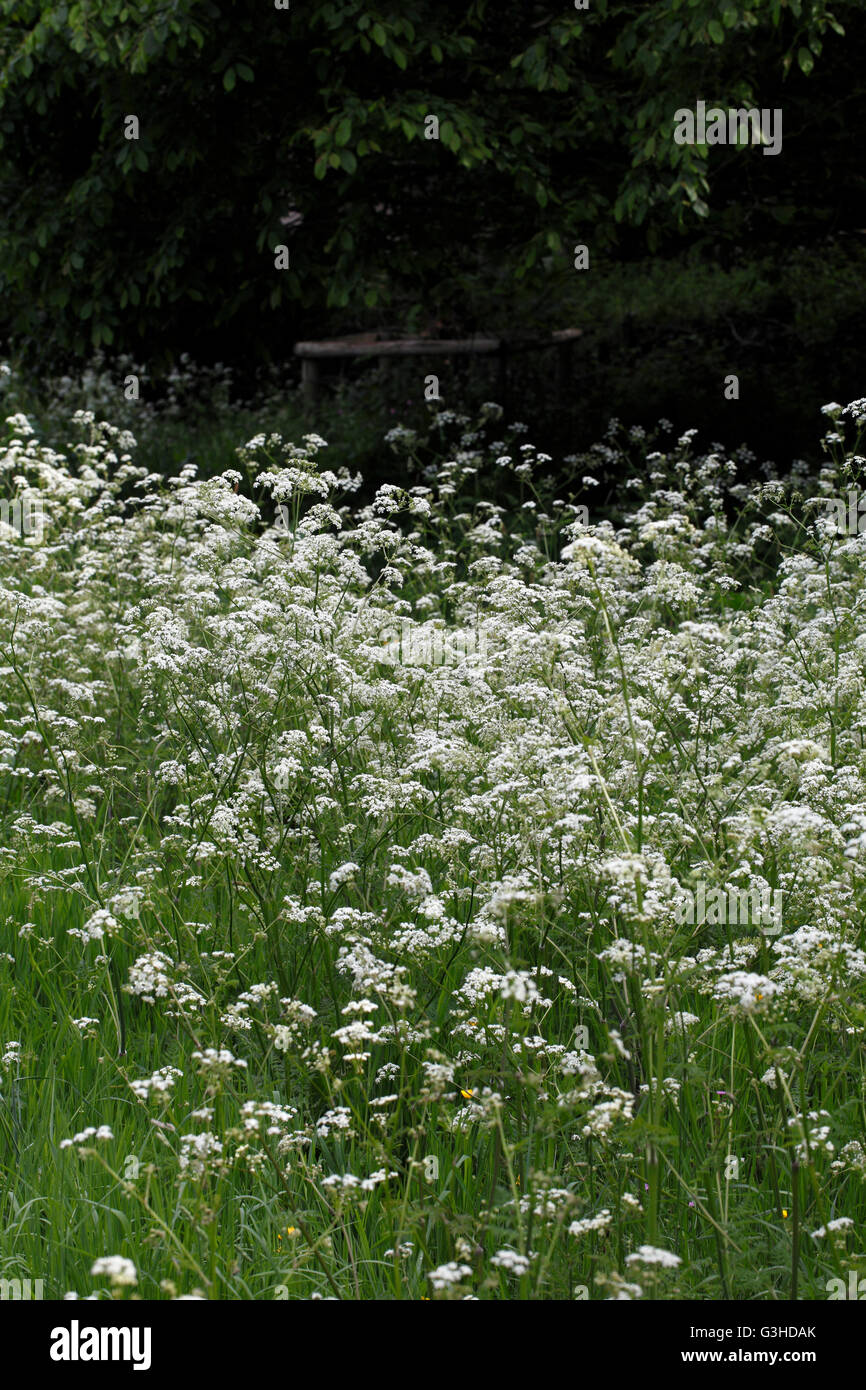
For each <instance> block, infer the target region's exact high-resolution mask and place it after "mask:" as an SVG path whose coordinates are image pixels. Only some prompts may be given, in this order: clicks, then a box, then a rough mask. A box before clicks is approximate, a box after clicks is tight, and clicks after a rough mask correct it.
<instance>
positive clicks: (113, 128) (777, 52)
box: [0, 0, 864, 367]
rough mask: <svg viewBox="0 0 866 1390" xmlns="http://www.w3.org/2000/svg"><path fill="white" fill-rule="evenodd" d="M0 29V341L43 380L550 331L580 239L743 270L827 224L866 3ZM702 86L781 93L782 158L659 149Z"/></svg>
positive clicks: (461, 10)
mask: <svg viewBox="0 0 866 1390" xmlns="http://www.w3.org/2000/svg"><path fill="white" fill-rule="evenodd" d="M0 21H2V36H0V221H2V225H3V228H4V235H3V238H2V244H0V334H4V335H6V336H7V337H11V339H12V341H13V345H14V346H16V347H17V348H19V349H20V350H22V351H24V350H26V351H28V352H29V353H30V354H31V355H35V356H36V357H37V358H38V359H39V360H41V361H44V362H46V363H48V364H50V365H52V366H54V367H57V365H58V364H59V363H61V362H62V361H64V360H67V359H68V358H70V357H71V356H75V355H81V354H84V353H86V352H88V351H90V350H91V349H92V348H93V347H94V346H96V347H100V346H103V345H107V346H110V347H112V348H114V349H125V350H129V351H132V352H134V353H136V354H139V355H142V354H144V355H146V356H147V359H148V361H149V362H151V363H154V364H155V363H157V362H158V361H159V360H160V359H161V358H162V359H165V360H167V359H169V358H170V357H171V356H172V355H173V354H175V353H176V352H177V351H178V350H180V349H181V348H186V349H188V350H189V351H191V352H192V353H193V355H194V356H198V357H200V358H205V357H207V356H210V357H211V358H213V357H214V356H218V355H220V354H222V355H226V356H228V355H229V354H230V352H231V351H232V350H233V351H234V352H235V353H236V352H237V351H238V349H239V346H240V345H242V350H243V352H244V353H245V354H247V355H258V356H262V357H267V356H276V357H279V356H282V355H285V353H286V350H287V347H288V344H289V343H290V342H291V341H292V339H293V338H294V337H296V336H297V335H298V333H299V332H300V331H301V330H303V331H306V332H307V333H309V332H310V331H314V332H317V333H318V332H322V331H330V330H332V329H339V330H341V331H345V330H346V329H347V327H351V326H352V325H353V324H356V323H357V324H363V325H364V326H367V325H369V324H370V323H371V322H372V323H377V322H378V323H380V324H382V325H383V326H384V325H388V324H391V323H394V322H399V324H400V326H408V327H409V328H414V329H425V328H429V329H433V328H435V327H436V326H437V325H440V324H442V325H444V326H445V327H458V328H460V329H462V330H464V331H468V330H472V329H475V328H478V327H484V328H488V329H496V328H501V327H503V326H509V325H513V322H514V319H515V317H516V316H517V317H519V318H520V320H521V321H522V322H523V323H524V324H525V325H531V324H532V323H542V322H545V323H546V322H550V321H551V319H552V317H555V316H556V314H557V311H558V309H559V308H560V307H561V301H562V298H563V295H564V294H565V293H566V292H567V290H568V289H569V288H571V287H573V285H574V281H575V276H576V274H577V272H576V271H575V270H574V268H573V246H574V245H575V244H576V243H578V242H585V243H587V244H588V245H590V246H591V248H592V252H593V255H601V256H605V257H607V258H619V259H623V258H626V259H627V258H632V259H633V258H634V257H636V256H640V255H646V253H647V250H649V251H650V252H651V253H652V254H654V255H655V254H661V253H662V252H663V251H665V250H666V249H667V250H670V249H671V247H672V246H674V245H675V244H676V242H677V241H678V239H679V238H680V237H681V236H682V234H683V232H684V231H685V232H690V233H691V234H692V237H693V238H695V235H696V233H697V237H696V241H697V244H698V245H699V246H700V247H701V248H702V249H703V251H704V253H705V254H709V255H718V257H719V258H721V259H724V258H725V257H726V256H727V257H729V258H734V259H736V258H737V257H738V256H739V255H741V254H742V249H743V246H744V245H746V247H747V248H748V250H749V251H753V250H755V249H756V248H758V249H760V248H761V247H764V248H767V247H769V246H771V245H772V244H773V241H774V239H777V238H779V237H784V236H787V235H790V230H791V228H792V227H793V228H796V231H797V235H798V236H801V237H802V236H803V235H805V234H806V233H808V234H809V235H811V236H815V235H817V234H823V233H824V232H825V231H827V230H829V229H831V228H832V227H833V226H834V225H838V224H839V222H840V220H841V221H842V222H845V223H846V225H847V223H848V222H849V221H850V219H851V218H852V217H854V213H853V211H851V212H850V216H849V212H848V211H846V208H845V200H846V199H851V200H852V206H853V200H854V199H855V198H856V194H857V191H858V189H859V186H860V184H862V172H861V169H860V164H861V161H860V159H859V146H858V144H857V138H858V136H857V124H856V120H855V116H856V114H857V112H858V110H859V109H860V107H861V104H862V89H863V79H862V76H861V73H862V64H861V63H860V61H859V58H858V53H857V42H858V39H859V38H861V37H862V32H863V27H864V15H863V11H862V7H861V5H860V4H859V2H858V0H835V3H834V4H833V7H832V10H831V9H830V8H829V6H828V3H827V0H790V3H784V0H748V2H747V3H739V2H738V3H735V2H734V0H731V3H727V4H720V3H719V0H690V3H685V0H683V2H682V3H677V0H673V3H672V0H629V3H615V0H591V4H590V8H589V10H587V11H578V10H575V8H574V7H573V6H571V5H568V4H566V3H561V4H560V3H557V4H550V5H545V4H527V3H525V0H504V3H498V4H495V5H493V4H490V3H488V0H476V3H470V4H469V5H467V4H466V3H465V0H459V3H458V0H438V3H437V4H436V5H435V6H430V5H428V4H421V3H420V0H399V3H396V2H395V3H384V4H380V5H377V6H375V7H374V8H370V7H369V6H368V4H367V3H366V0H342V3H336V0H330V3H321V0H319V2H318V3H315V2H314V0H310V3H305V4H299V3H296V4H293V5H292V6H291V8H290V9H288V10H283V9H277V8H276V7H275V6H274V4H272V3H266V0H253V3H250V0H243V3H231V0H177V3H174V4H172V5H171V6H168V5H166V4H164V3H158V2H157V0H143V2H142V3H123V2H122V0H101V2H100V3H99V4H92V3H78V4H45V3H38V2H37V0H0ZM843 28H844V30H845V33H846V38H844V39H843V38H842V37H841V35H842V31H843ZM813 69H814V71H813ZM699 98H702V99H706V100H708V101H710V102H713V101H717V102H719V103H720V104H736V105H749V106H751V105H754V106H758V107H767V106H776V105H782V106H783V108H784V112H785V141H786V143H785V146H784V153H783V155H782V156H781V157H776V158H763V157H762V156H761V153H760V151H759V150H757V149H748V150H736V149H712V150H707V148H706V147H705V146H679V145H676V144H675V143H674V141H673V139H672V130H673V116H674V112H675V110H676V109H677V108H678V107H680V106H682V105H687V106H692V105H693V104H694V102H695V101H696V100H697V99H699ZM428 114H431V115H435V116H437V117H438V119H439V122H440V128H439V135H440V138H439V140H427V139H425V138H424V122H425V117H426V116H427V115H428ZM129 115H135V116H137V117H138V119H139V122H140V132H139V139H137V140H127V139H126V138H125V137H124V122H125V118H126V117H127V116H129ZM815 208H817V212H815V211H814V209H815ZM292 211H295V212H296V213H300V214H301V215H302V220H296V222H295V224H294V225H292V224H287V223H286V222H285V221H283V220H282V219H285V218H287V217H288V216H289V214H290V213H291V212H292ZM840 214H841V216H840ZM855 220H856V219H855ZM283 244H285V245H286V246H288V248H289V252H290V267H289V268H288V269H286V270H277V269H276V268H275V265H274V247H275V246H278V245H283ZM311 325H315V327H314V328H311ZM25 340H26V341H25Z"/></svg>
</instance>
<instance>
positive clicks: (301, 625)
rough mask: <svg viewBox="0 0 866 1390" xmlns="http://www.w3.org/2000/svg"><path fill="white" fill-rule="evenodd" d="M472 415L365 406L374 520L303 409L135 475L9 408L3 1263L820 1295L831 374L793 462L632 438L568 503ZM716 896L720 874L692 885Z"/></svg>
mask: <svg viewBox="0 0 866 1390" xmlns="http://www.w3.org/2000/svg"><path fill="white" fill-rule="evenodd" d="M11 385H12V386H14V382H12V383H11ZM61 413H62V406H58V407H57V408H56V412H55V417H54V418H55V420H56V419H58V418H59V416H60V414H61ZM500 414H501V413H500V411H499V409H498V407H495V406H492V405H488V406H487V407H486V408H485V409H484V411H483V412H482V416H481V418H480V419H479V420H477V421H471V420H469V419H468V418H461V417H460V416H459V415H457V414H455V412H452V411H447V410H445V411H436V412H435V418H433V419H431V421H430V431H429V439H428V443H427V444H425V443H424V441H423V440H421V439H419V438H418V437H416V435H415V434H414V433H413V432H412V431H410V430H407V429H406V428H405V427H402V426H399V425H398V426H397V427H396V428H395V429H394V430H392V431H391V432H390V437H389V440H388V445H389V447H390V448H392V449H394V450H396V451H397V453H398V454H399V455H401V456H406V455H415V456H416V462H415V465H414V467H415V470H416V471H417V472H419V474H420V475H421V476H422V477H423V482H422V483H419V484H418V485H417V486H415V487H412V488H410V489H409V490H406V489H405V488H403V487H400V486H393V485H383V486H381V487H379V488H378V489H376V491H375V494H374V495H373V496H372V498H371V500H370V501H369V502H367V503H364V502H362V501H361V500H359V499H358V496H357V492H358V487H359V480H358V479H357V477H355V476H353V475H352V474H351V473H350V472H349V471H348V470H346V469H345V468H343V467H342V465H341V460H340V458H339V457H337V458H335V459H333V460H329V462H328V463H324V462H323V460H324V459H326V458H328V455H327V454H326V453H325V444H324V441H323V440H322V439H321V438H319V437H318V436H315V435H309V436H307V437H306V438H305V439H304V440H303V441H302V442H301V443H300V444H295V443H292V442H290V441H288V440H286V439H284V438H282V437H281V436H280V435H279V434H277V433H275V432H273V431H270V430H269V429H268V428H267V427H264V428H262V429H261V430H260V431H259V432H258V433H257V434H256V435H255V436H254V437H253V438H250V439H249V440H248V442H247V443H246V444H245V445H242V446H241V447H240V448H239V449H238V451H237V457H236V459H235V466H234V467H233V468H231V469H228V470H225V471H224V472H222V473H221V474H219V475H217V476H215V477H210V478H200V477H198V476H197V470H196V467H195V465H194V464H192V463H187V464H186V465H185V466H184V467H183V468H181V470H180V471H179V472H178V473H177V474H176V475H175V476H171V477H168V478H166V477H164V476H162V475H161V474H159V473H155V472H154V471H152V470H151V469H149V468H148V467H146V466H144V467H142V466H140V465H139V464H138V463H137V462H136V444H135V440H134V437H133V436H132V435H131V433H130V432H129V431H128V430H126V429H124V428H121V427H117V426H114V425H111V424H108V423H105V422H102V421H99V420H98V419H96V418H95V417H94V416H93V414H92V413H87V412H80V413H76V414H75V415H74V417H73V418H72V419H70V420H69V422H68V426H67V430H68V433H69V435H70V438H71V439H72V440H74V442H71V443H69V444H68V446H66V447H65V448H64V449H63V451H62V452H60V451H58V450H57V449H55V448H52V447H51V446H49V445H48V444H47V443H45V442H44V441H43V440H41V439H40V438H39V437H38V435H37V434H36V432H35V430H34V427H33V425H32V424H31V422H30V421H29V420H28V418H27V417H26V416H25V415H24V414H23V413H21V412H16V413H13V414H12V415H11V416H10V419H9V422H8V434H7V442H6V444H5V446H4V449H3V452H2V455H0V467H2V469H3V471H4V474H5V476H6V478H7V485H6V490H7V494H9V495H12V496H14V497H16V498H17V500H18V501H19V503H20V504H21V507H22V513H21V515H22V517H30V519H31V523H30V524H24V525H22V526H20V527H19V528H18V529H16V528H15V527H14V526H13V525H12V524H11V523H10V524H4V525H2V526H0V570H2V573H0V647H2V656H0V670H2V678H3V689H4V703H3V708H2V720H0V732H2V739H0V744H2V753H0V759H2V762H0V768H2V770H0V797H2V803H0V813H2V840H3V844H4V846H5V848H4V850H3V852H2V858H0V892H2V896H3V902H4V917H3V921H2V924H0V947H2V952H0V974H2V982H0V1041H2V1049H0V1056H2V1068H3V1072H2V1083H0V1096H2V1099H0V1165H2V1172H3V1177H4V1181H3V1184H2V1189H3V1198H2V1200H3V1213H2V1214H3V1220H2V1222H0V1274H2V1277H5V1278H15V1277H25V1276H29V1275H31V1274H33V1273H34V1272H36V1271H38V1272H39V1274H40V1275H41V1276H42V1277H44V1279H45V1281H46V1291H45V1292H46V1297H60V1296H62V1295H64V1294H65V1293H69V1294H71V1295H77V1296H85V1295H91V1294H92V1293H93V1291H94V1290H95V1291H98V1292H101V1293H103V1294H107V1293H108V1292H109V1291H113V1293H114V1294H115V1296H120V1297H122V1296H128V1295H129V1294H131V1293H138V1294H140V1295H143V1296H144V1297H148V1298H154V1297H157V1298H158V1297H166V1298H170V1297H201V1296H205V1297H209V1298H230V1299H250V1298H285V1297H290V1298H311V1297H324V1298H340V1299H343V1298H349V1299H352V1298H361V1299H371V1298H388V1299H403V1298H419V1297H427V1298H455V1297H456V1298H480V1299H489V1298H514V1297H521V1298H544V1299H551V1298H557V1299H570V1298H579V1299H583V1298H587V1297H588V1298H591V1299H596V1298H607V1297H615V1298H623V1299H635V1298H639V1297H643V1298H665V1299H678V1298H698V1299H718V1298H724V1297H733V1298H738V1299H755V1298H761V1299H782V1298H798V1297H805V1298H826V1297H827V1296H828V1291H830V1290H832V1289H834V1288H838V1287H843V1286H845V1287H846V1285H833V1284H831V1283H830V1281H831V1280H833V1279H838V1280H843V1281H845V1280H847V1276H848V1271H849V1270H853V1269H856V1266H857V1260H858V1250H859V1244H860V1238H859V1235H858V1231H860V1230H862V1227H863V1219H864V1215H866V1187H864V1175H866V1153H864V1148H863V1120H864V1115H863V1094H864V1091H863V1079H864V1049H863V1033H864V1027H866V993H864V979H866V935H864V921H866V913H864V907H866V879H864V874H863V870H862V868H861V865H862V864H863V862H864V845H866V824H864V816H863V804H864V800H866V752H864V743H863V727H864V719H863V696H862V688H863V677H864V651H866V622H864V610H863V600H862V595H863V589H864V583H866V545H864V538H863V535H862V534H859V533H858V532H857V529H856V524H855V527H854V531H853V533H852V534H845V533H843V532H840V531H839V530H838V528H837V527H836V526H835V524H834V522H833V520H832V517H830V516H828V515H827V511H828V502H830V501H832V499H833V498H838V497H840V496H841V497H846V498H847V492H848V490H850V489H856V488H857V487H859V486H862V473H863V468H864V460H863V458H862V457H861V456H860V455H859V453H858V449H859V447H860V440H861V437H862V433H863V429H864V425H866V402H864V401H862V400H861V401H858V402H855V403H853V404H852V405H851V406H850V407H848V408H846V409H844V410H843V408H842V407H841V406H837V405H830V406H828V408H827V414H828V416H829V421H828V423H829V427H830V428H829V433H828V435H827V437H826V441H825V467H824V469H823V471H822V473H821V476H820V478H819V479H817V480H816V481H815V482H814V483H807V482H806V480H805V479H804V477H802V476H799V475H797V474H796V473H795V474H793V475H792V476H791V477H789V478H787V479H772V478H769V477H768V478H767V479H766V480H765V481H764V482H763V483H761V484H758V485H753V486H748V485H746V484H744V483H743V482H741V481H740V479H739V476H738V472H739V469H740V466H741V465H742V464H743V463H745V464H748V463H749V460H748V459H747V458H738V457H736V456H729V455H728V454H727V453H724V452H719V453H714V454H706V453H701V452H700V451H696V450H695V448H694V446H693V440H692V437H691V435H689V434H686V435H684V436H682V437H680V438H677V437H676V436H675V435H672V434H671V432H670V430H669V429H666V428H665V427H664V426H662V428H661V430H660V432H659V437H658V439H657V440H656V441H650V440H647V439H644V438H643V436H642V434H641V432H639V431H638V432H632V433H631V437H630V438H629V437H626V436H625V435H623V436H620V435H619V433H618V432H617V431H612V432H611V433H610V434H609V436H608V437H607V438H606V439H605V440H604V441H603V442H602V443H600V444H599V445H598V446H597V447H596V448H594V449H593V450H591V451H589V453H587V454H586V455H584V456H581V457H579V458H576V459H575V460H573V461H572V462H573V465H574V467H575V470H576V473H577V477H578V479H579V484H578V486H576V488H575V489H574V490H573V492H572V493H571V495H568V494H566V495H563V494H562V493H561V492H559V491H558V490H556V487H555V485H554V484H553V482H552V480H551V478H550V472H551V468H552V460H550V459H549V458H548V457H546V456H545V455H543V454H540V453H538V452H537V451H536V450H535V449H534V447H533V446H532V444H531V443H529V442H528V441H527V438H526V432H525V429H524V428H523V427H522V426H521V425H520V424H519V422H510V423H509V421H508V420H507V419H506V420H503V419H501V418H500ZM436 438H438V439H439V441H440V445H439V448H438V451H437V450H436V449H435V448H433V447H432V445H431V444H430V443H429V440H430V439H436ZM395 463H397V464H398V466H401V468H405V466H404V465H401V464H400V460H399V459H395ZM603 468H613V469H614V471H615V472H617V473H618V474H619V475H620V476H621V477H625V479H626V482H625V494H624V496H625V497H626V498H627V499H628V500H627V501H625V502H623V504H622V508H621V512H620V514H619V515H617V516H614V517H613V519H612V520H611V519H605V518H604V517H602V516H600V515H599V513H598V511H597V509H596V506H595V503H594V500H593V499H594V493H595V491H596V488H595V485H594V476H595V474H596V472H597V471H598V470H600V469H603ZM494 476H496V477H498V478H499V479H500V480H501V482H500V489H501V490H502V492H503V495H504V496H505V497H506V499H507V501H506V502H505V503H504V504H503V505H497V504H494V503H493V502H491V501H490V494H491V479H492V477H494ZM37 499H38V501H39V504H40V506H41V511H39V510H37V512H36V513H34V512H33V510H32V508H31V509H29V510H28V502H35V501H36V500H37ZM34 515H35V516H36V517H37V518H38V525H37V524H33V516H34ZM13 519H14V518H13ZM4 520H5V518H4ZM855 522H856V518H855ZM722 893H723V894H725V895H726V897H725V901H727V902H730V901H731V899H732V895H734V896H737V897H739V898H740V900H742V895H743V894H745V895H746V897H747V899H749V901H750V902H751V903H752V904H755V903H757V904H758V906H757V907H754V906H753V908H752V910H751V915H748V914H746V915H743V913H742V911H741V913H740V916H739V918H738V917H737V916H736V914H735V916H734V919H733V922H732V920H731V917H730V915H725V913H722V914H721V916H720V915H719V913H718V912H715V913H712V912H706V913H705V914H703V915H702V914H701V912H698V913H697V916H696V915H695V912H694V911H693V912H692V914H691V920H690V919H689V914H688V912H687V911H684V910H683V905H684V903H686V902H687V901H688V899H689V894H695V895H697V900H698V901H699V902H703V901H704V900H706V901H710V900H711V899H712V898H713V897H715V899H716V900H717V901H718V896H719V894H722ZM701 894H703V897H701ZM755 895H756V896H755ZM694 901H695V898H694V897H693V898H692V903H693V904H694ZM765 902H766V904H768V905H769V904H772V911H770V912H765V911H764V904H765ZM778 904H781V908H780V910H779V911H776V908H777V905H778Z"/></svg>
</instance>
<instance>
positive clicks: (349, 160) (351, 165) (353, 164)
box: [340, 150, 358, 174]
mask: <svg viewBox="0 0 866 1390" xmlns="http://www.w3.org/2000/svg"><path fill="white" fill-rule="evenodd" d="M340 163H341V165H342V166H343V168H344V169H345V171H346V173H347V174H354V172H355V170H356V169H357V167H358V161H357V159H356V158H355V156H354V155H353V154H352V151H351V150H343V151H342V152H341V154H340Z"/></svg>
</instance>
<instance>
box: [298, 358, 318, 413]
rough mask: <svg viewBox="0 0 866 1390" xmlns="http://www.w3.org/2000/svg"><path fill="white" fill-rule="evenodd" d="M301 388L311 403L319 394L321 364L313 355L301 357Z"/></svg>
mask: <svg viewBox="0 0 866 1390" xmlns="http://www.w3.org/2000/svg"><path fill="white" fill-rule="evenodd" d="M301 390H302V391H303V393H304V396H305V397H306V399H307V401H308V402H309V403H310V404H312V403H313V401H314V400H315V399H316V397H317V396H318V394H319V364H318V362H317V361H316V360H315V359H314V358H312V357H302V358H301Z"/></svg>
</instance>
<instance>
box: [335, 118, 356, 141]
mask: <svg viewBox="0 0 866 1390" xmlns="http://www.w3.org/2000/svg"><path fill="white" fill-rule="evenodd" d="M351 134H352V121H351V118H350V117H349V116H344V117H343V119H342V120H341V121H340V124H339V125H338V126H337V129H336V131H335V132H334V144H335V145H348V143H349V137H350V135H351Z"/></svg>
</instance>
